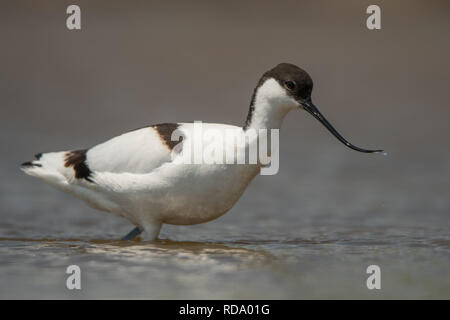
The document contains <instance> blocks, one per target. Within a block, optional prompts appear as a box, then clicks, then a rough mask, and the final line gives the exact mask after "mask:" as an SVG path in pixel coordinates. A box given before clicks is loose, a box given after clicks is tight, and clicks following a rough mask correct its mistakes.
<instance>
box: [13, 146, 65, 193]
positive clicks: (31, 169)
mask: <svg viewBox="0 0 450 320" xmlns="http://www.w3.org/2000/svg"><path fill="white" fill-rule="evenodd" d="M65 154H66V152H49V153H38V154H36V155H35V158H36V159H35V160H33V161H28V162H24V163H22V165H21V166H20V169H22V171H24V172H25V173H26V174H28V175H30V176H34V177H37V178H40V179H42V180H44V181H46V182H48V183H50V184H52V185H54V186H56V187H59V188H61V187H64V186H65V185H67V179H66V177H65V175H64V174H63V173H64V170H65V169H66V168H65V167H64V155H65Z"/></svg>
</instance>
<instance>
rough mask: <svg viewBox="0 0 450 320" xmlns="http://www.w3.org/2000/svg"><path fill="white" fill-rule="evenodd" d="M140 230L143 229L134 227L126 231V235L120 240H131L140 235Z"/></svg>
mask: <svg viewBox="0 0 450 320" xmlns="http://www.w3.org/2000/svg"><path fill="white" fill-rule="evenodd" d="M142 231H144V230H143V229H141V228H139V227H136V228H134V229H133V230H131V231H130V232H128V233H127V234H126V236H125V237H123V238H122V240H133V239H134V238H136V237H137V236H138V235H140V234H141V233H142Z"/></svg>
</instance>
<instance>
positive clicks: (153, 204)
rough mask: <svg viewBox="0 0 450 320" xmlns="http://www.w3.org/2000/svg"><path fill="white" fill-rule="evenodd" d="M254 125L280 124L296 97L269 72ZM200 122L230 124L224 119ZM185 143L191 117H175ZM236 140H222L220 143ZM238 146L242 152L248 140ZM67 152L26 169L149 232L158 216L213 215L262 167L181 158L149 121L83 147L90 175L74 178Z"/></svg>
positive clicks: (179, 220)
mask: <svg viewBox="0 0 450 320" xmlns="http://www.w3.org/2000/svg"><path fill="white" fill-rule="evenodd" d="M254 106H255V108H254V113H253V117H252V121H251V125H250V127H251V128H254V129H261V128H267V129H271V128H280V126H281V122H282V120H283V118H284V116H285V115H286V114H287V112H288V111H289V110H292V109H294V108H296V107H298V103H297V102H296V101H295V100H293V99H292V98H290V97H289V96H287V95H286V93H285V91H284V89H283V88H282V87H281V86H280V85H279V84H278V83H277V81H275V80H273V79H269V80H267V81H265V83H264V84H263V85H262V86H261V87H260V88H259V89H258V91H257V94H256V96H255V104H254ZM203 128H205V129H208V128H214V129H216V130H227V129H234V132H235V134H236V135H243V134H244V130H243V129H242V128H240V127H235V126H229V125H222V124H203ZM178 129H179V130H180V131H181V132H183V134H184V135H185V139H184V140H183V143H189V141H190V139H193V136H192V131H193V124H192V123H184V124H180V126H179V128H178ZM231 147H232V148H234V144H233V145H232V146H230V145H226V144H225V145H224V148H225V149H229V148H231ZM237 152H238V153H239V152H245V147H244V148H240V149H238V150H237ZM65 155H67V152H55V153H46V154H43V155H42V156H41V157H40V158H39V159H38V160H35V161H33V165H34V166H32V167H24V168H23V170H24V171H25V172H26V173H28V174H30V175H33V176H36V177H39V178H41V179H43V180H45V181H46V182H48V183H50V184H51V185H53V186H55V187H56V188H58V189H60V190H62V191H64V192H67V193H70V194H72V195H74V196H76V197H78V198H80V199H82V200H84V201H86V202H87V203H88V204H89V205H90V206H92V207H94V208H97V209H100V210H103V211H107V212H110V213H113V214H115V215H118V216H122V217H124V218H126V219H128V220H130V221H131V222H132V223H133V224H135V225H137V226H140V227H141V228H142V229H145V231H147V235H148V237H149V238H150V239H154V238H155V237H156V236H157V235H158V233H159V230H160V227H161V225H162V224H164V223H167V224H175V225H190V224H198V223H203V222H207V221H210V220H213V219H216V218H218V217H220V216H221V215H223V214H224V213H226V212H227V211H228V210H229V209H230V208H231V207H232V206H233V205H234V204H235V203H236V201H237V200H238V199H239V198H240V197H241V195H242V193H243V192H244V190H245V188H246V187H247V185H248V184H249V182H250V181H251V180H252V179H253V178H254V177H255V176H256V175H257V174H258V173H259V170H260V168H261V167H260V166H259V165H256V164H254V165H242V164H239V165H237V164H234V165H233V164H211V165H207V164H178V163H174V161H173V159H172V158H171V150H170V148H169V147H168V146H167V145H166V144H164V141H162V140H161V137H160V136H159V134H158V132H157V130H156V129H155V128H154V127H147V128H143V129H138V130H135V131H132V132H128V133H125V134H123V135H120V136H118V137H115V138H113V139H111V140H109V141H107V142H105V143H102V144H99V145H97V146H95V147H93V148H91V149H89V150H88V152H87V153H86V164H87V166H88V167H89V169H90V170H91V172H92V174H91V177H90V178H91V180H92V182H90V181H87V180H86V179H77V178H76V177H75V175H74V169H73V168H72V167H70V166H68V167H66V166H65V165H64V161H65V159H64V157H65Z"/></svg>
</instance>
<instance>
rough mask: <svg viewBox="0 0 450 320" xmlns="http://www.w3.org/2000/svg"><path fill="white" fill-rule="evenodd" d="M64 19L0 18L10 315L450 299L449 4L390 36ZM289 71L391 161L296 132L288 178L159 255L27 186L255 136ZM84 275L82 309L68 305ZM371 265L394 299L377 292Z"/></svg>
mask: <svg viewBox="0 0 450 320" xmlns="http://www.w3.org/2000/svg"><path fill="white" fill-rule="evenodd" d="M43 3H45V5H44V4H43ZM58 3H59V2H57V1H47V2H45V1H43V2H40V4H39V5H37V4H36V5H35V4H33V2H22V1H3V2H2V6H3V8H2V9H1V10H0V15H1V16H0V21H1V22H2V23H3V25H2V27H1V28H0V41H1V43H2V50H0V61H1V67H2V72H1V73H0V106H1V107H0V131H1V134H0V150H2V156H1V159H0V177H1V179H0V298H2V299H6V298H37V299H45V298H56V299H72V298H74V299H77V298H138V299H141V298H179V299H196V298H200V299H208V298H217V299H220V298H224V299H229V298H241V299H251V298H271V299H278V298H286V299H297V298H330V299H334V298H345V299H346V298H360V299H361V298H364V299H365V298H367V299H380V298H407V299H415V298H445V299H449V298H450V274H449V270H450V233H449V227H450V216H449V215H450V166H449V163H450V149H449V148H448V139H449V138H448V137H450V127H449V125H448V119H449V118H450V108H448V101H450V91H449V90H448V84H449V83H450V60H449V59H448V57H449V56H450V41H449V39H450V37H448V33H447V34H446V32H444V30H450V25H449V24H450V19H448V12H449V10H448V9H449V6H448V2H447V1H432V2H430V3H432V4H428V2H427V5H425V4H424V2H421V1H417V2H414V1H404V2H402V1H396V2H395V3H394V2H392V1H386V2H383V1H382V4H381V6H382V10H383V12H385V13H387V14H386V16H385V17H386V18H385V20H383V21H384V22H383V28H382V30H379V31H377V32H371V31H368V30H367V29H366V28H365V26H364V15H365V9H366V8H365V5H364V4H363V3H362V2H357V1H348V2H345V4H342V3H343V2H339V3H340V4H339V5H338V4H337V2H336V4H331V3H330V2H329V1H323V2H322V1H311V2H302V3H300V2H292V3H289V4H286V5H284V6H276V7H273V6H274V5H273V4H269V3H266V4H265V5H264V6H260V5H259V3H260V2H258V5H255V4H248V5H243V4H240V7H239V10H237V9H236V5H234V4H233V3H230V4H227V5H226V4H210V6H206V5H205V4H204V3H196V2H192V3H191V4H190V5H184V6H183V7H182V8H180V7H177V6H175V5H174V4H164V5H163V4H160V5H159V6H156V5H153V4H150V2H145V3H141V2H139V3H137V2H136V5H133V6H129V5H127V4H125V2H120V4H118V3H116V4H114V5H111V4H110V3H111V2H102V1H96V2H95V4H93V2H83V1H80V5H81V7H82V10H85V13H86V18H87V20H86V23H85V24H84V27H83V30H82V31H81V32H78V33H70V32H69V33H68V31H67V30H65V29H64V28H65V26H64V24H63V23H62V22H64V19H63V18H64V14H65V8H63V7H61V6H60V5H59V4H58ZM127 3H129V2H127ZM105 8H108V10H105ZM404 8H408V15H407V16H405V15H404ZM255 10H258V11H257V14H255ZM61 12H62V13H63V15H62V16H61V14H60V13H61ZM268 21H270V22H271V23H270V24H268V23H267V22H268ZM61 23H62V29H61ZM174 39H176V41H175V40H174ZM292 39H297V41H295V43H293V42H292ZM417 39H420V46H418V45H417ZM304 44H307V45H306V46H305V45H304ZM281 61H290V62H293V63H296V64H299V65H301V66H302V67H304V68H305V69H306V70H307V71H309V72H310V73H311V74H312V76H313V79H314V81H315V87H314V92H313V100H314V101H315V103H316V104H317V105H318V107H319V108H320V109H321V111H322V113H323V114H324V115H325V116H326V117H327V118H328V119H329V120H330V122H331V123H333V124H334V125H335V126H336V127H337V128H338V129H339V130H340V131H341V132H342V134H343V135H344V136H345V137H347V138H348V139H349V140H350V142H352V143H355V144H356V145H361V146H362V147H370V148H372V147H374V148H383V149H385V150H386V151H387V153H388V155H387V156H380V155H372V156H370V155H366V154H359V153H356V152H354V151H350V150H347V149H346V148H345V147H344V146H342V145H341V144H339V142H337V141H336V140H335V139H334V138H333V137H331V136H330V135H329V134H328V133H327V132H326V131H325V130H324V129H323V128H322V127H321V126H320V125H319V124H318V123H316V121H314V120H313V119H312V118H311V117H309V116H308V115H305V114H304V113H302V112H296V113H292V114H290V115H288V117H287V119H286V120H285V122H284V126H283V130H282V131H281V134H280V138H281V146H280V172H279V173H278V174H277V175H275V176H258V177H256V179H255V180H254V181H253V182H252V183H251V184H250V186H249V188H248V190H247V191H246V192H245V193H244V195H243V197H242V198H241V199H240V200H239V202H238V203H237V204H236V206H235V207H233V208H232V210H230V212H229V213H227V214H226V215H225V216H223V217H221V218H220V219H217V220H215V221H212V222H210V223H207V224H203V225H198V226H180V227H177V226H163V229H162V232H161V239H162V240H159V241H157V242H156V243H149V242H144V241H134V242H122V241H118V240H117V239H120V237H121V236H123V235H125V234H126V233H127V232H128V231H130V230H131V228H132V226H131V225H130V224H129V223H128V222H127V221H125V220H121V219H118V218H116V217H113V216H111V215H108V214H106V213H101V212H97V211H95V210H92V209H90V208H88V207H87V206H86V205H84V204H83V203H81V202H79V201H78V200H76V199H73V198H71V197H70V196H68V195H65V194H62V193H61V192H59V191H57V190H54V189H52V188H51V187H49V186H47V185H45V184H43V183H41V182H40V181H38V180H36V179H33V178H32V177H28V176H25V175H24V174H23V173H22V172H20V170H19V167H18V166H19V164H20V163H22V162H24V161H28V160H30V159H31V158H32V155H33V154H35V153H37V152H45V151H51V150H67V149H79V148H85V147H89V146H91V145H93V144H95V143H98V142H102V141H104V140H105V139H107V138H110V137H112V136H115V135H117V134H119V133H121V132H124V131H127V130H130V129H132V128H136V127H142V126H144V125H147V124H152V123H162V122H168V121H193V120H203V121H208V122H223V123H230V124H241V123H243V121H244V119H245V116H246V113H247V108H248V106H247V104H248V101H249V100H250V94H251V91H252V89H253V87H254V85H255V83H256V80H257V78H258V77H259V75H260V74H261V73H262V72H263V71H264V70H265V69H267V68H268V67H271V66H272V65H274V64H276V63H278V62H281ZM217 75H220V77H218V76H217ZM72 264H76V265H79V266H80V268H81V272H82V283H81V286H82V290H80V291H76V290H74V291H69V290H67V289H66V286H65V283H66V278H67V274H66V273H65V271H66V268H67V266H69V265H72ZM369 265H378V266H380V268H381V290H368V289H367V287H366V279H367V277H368V274H366V269H367V267H368V266H369Z"/></svg>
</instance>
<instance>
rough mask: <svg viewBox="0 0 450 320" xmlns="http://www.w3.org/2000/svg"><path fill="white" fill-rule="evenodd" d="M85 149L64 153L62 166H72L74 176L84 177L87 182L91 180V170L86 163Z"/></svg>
mask: <svg viewBox="0 0 450 320" xmlns="http://www.w3.org/2000/svg"><path fill="white" fill-rule="evenodd" d="M87 151H88V150H87V149H84V150H74V151H69V152H67V153H66V158H65V163H64V166H65V167H66V168H67V167H70V166H72V167H73V170H74V171H75V178H77V179H86V180H87V181H89V182H93V181H92V179H91V174H92V171H91V170H90V169H89V167H88V166H87V164H86V153H87Z"/></svg>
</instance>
